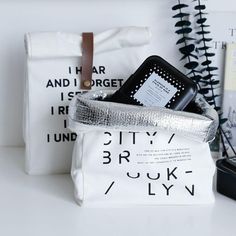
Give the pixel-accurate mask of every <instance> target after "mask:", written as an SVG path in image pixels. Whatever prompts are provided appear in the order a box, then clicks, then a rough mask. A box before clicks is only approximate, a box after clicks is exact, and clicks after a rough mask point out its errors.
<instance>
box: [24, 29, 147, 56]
mask: <svg viewBox="0 0 236 236" xmlns="http://www.w3.org/2000/svg"><path fill="white" fill-rule="evenodd" d="M150 38H151V34H150V31H149V28H147V27H133V26H132V27H124V28H115V29H111V30H107V31H104V32H102V33H99V34H95V35H94V53H95V54H98V53H103V52H108V51H112V50H118V49H121V48H127V47H138V46H143V45H145V44H148V43H149V42H150ZM81 43H82V37H81V35H80V34H75V33H63V32H38V33H27V34H26V35H25V47H26V53H27V55H28V57H29V58H31V59H34V58H35V59H41V58H54V57H79V56H81V55H82V50H81Z"/></svg>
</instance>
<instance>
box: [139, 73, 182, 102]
mask: <svg viewBox="0 0 236 236" xmlns="http://www.w3.org/2000/svg"><path fill="white" fill-rule="evenodd" d="M176 92H177V89H176V88H175V87H174V86H173V85H171V84H170V83H168V82H167V81H165V80H164V79H162V78H161V77H160V76H159V75H157V74H156V73H153V74H152V75H151V76H150V77H149V78H148V79H147V80H146V81H145V82H144V83H143V85H142V86H141V87H140V88H139V90H138V91H137V92H136V93H135V94H134V98H135V99H136V100H137V101H139V102H140V103H141V104H143V105H144V106H158V107H164V106H166V104H167V103H168V102H169V101H170V100H171V98H172V97H173V96H174V95H175V93H176Z"/></svg>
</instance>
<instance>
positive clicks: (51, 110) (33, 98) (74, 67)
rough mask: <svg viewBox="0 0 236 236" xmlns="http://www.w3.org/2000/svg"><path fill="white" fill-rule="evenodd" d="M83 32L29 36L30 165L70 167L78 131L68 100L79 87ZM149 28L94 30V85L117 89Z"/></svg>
mask: <svg viewBox="0 0 236 236" xmlns="http://www.w3.org/2000/svg"><path fill="white" fill-rule="evenodd" d="M81 40H82V39H81V35H80V34H70V33H61V32H45V33H29V34H26V36H25V42H26V52H27V73H26V84H25V112H24V115H25V117H24V118H25V119H24V138H25V144H26V171H27V172H28V173H30V174H51V173H69V171H70V168H71V156H72V147H73V142H74V140H75V139H76V134H74V133H71V132H70V131H69V130H68V129H67V120H66V118H67V114H68V105H69V101H70V100H71V99H72V98H73V96H74V95H75V94H76V93H78V92H80V78H81V55H82V50H81ZM149 40H150V33H149V30H148V28H145V27H126V28H117V29H112V30H108V31H105V32H103V33H100V34H97V35H95V36H94V59H93V62H94V63H93V77H92V79H93V80H92V85H93V87H92V90H93V89H111V88H112V89H118V88H119V87H120V86H121V85H122V83H123V82H124V81H125V80H126V79H128V77H129V76H130V75H131V74H132V73H133V72H134V71H135V70H136V69H137V68H138V66H139V65H140V64H141V63H142V61H143V60H144V58H145V57H146V55H145V50H144V49H145V48H144V46H145V45H147V44H148V43H149Z"/></svg>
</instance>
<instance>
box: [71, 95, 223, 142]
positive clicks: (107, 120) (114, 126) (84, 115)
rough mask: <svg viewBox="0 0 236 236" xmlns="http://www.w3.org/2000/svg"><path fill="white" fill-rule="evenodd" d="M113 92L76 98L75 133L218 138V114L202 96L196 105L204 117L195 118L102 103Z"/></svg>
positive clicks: (73, 110)
mask: <svg viewBox="0 0 236 236" xmlns="http://www.w3.org/2000/svg"><path fill="white" fill-rule="evenodd" d="M113 92H114V91H93V92H88V93H84V94H81V95H78V96H76V97H74V99H73V101H72V102H71V104H70V110H69V126H70V128H71V130H73V131H76V132H77V131H78V132H88V131H91V130H95V129H98V130H101V129H102V130H105V129H109V130H114V131H115V130H119V131H140V132H141V131H143V132H144V131H145V132H146V131H147V132H148V131H158V130H165V131H168V132H172V133H175V134H178V135H181V136H184V137H186V138H190V139H193V140H195V141H200V142H210V141H212V140H213V139H214V137H215V134H216V131H217V128H218V123H219V122H218V115H217V112H216V111H215V110H214V109H213V108H212V107H211V106H210V105H209V104H208V103H207V102H206V101H205V100H204V98H203V97H202V96H200V95H198V96H197V98H196V100H195V102H196V104H197V106H198V107H200V108H201V110H202V114H194V113H189V112H183V111H174V110H170V109H166V108H160V107H142V106H134V105H126V104H120V103H111V102H104V101H99V100H102V99H103V98H105V97H107V96H109V95H110V94H112V93H113Z"/></svg>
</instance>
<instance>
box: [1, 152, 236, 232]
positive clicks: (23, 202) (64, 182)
mask: <svg viewBox="0 0 236 236" xmlns="http://www.w3.org/2000/svg"><path fill="white" fill-rule="evenodd" d="M235 220H236V201H233V200H231V199H229V198H226V197H224V196H222V195H220V194H218V193H216V202H215V204H214V205H205V206H156V207H135V208H134V207H132V208H113V209H112V208H97V209H94V208H81V207H79V206H78V205H76V203H75V202H74V199H73V185H72V181H71V179H70V176H69V175H52V176H29V175H26V174H25V173H24V149H23V148H0V235H2V236H9V235H10V236H11V235H12V236H13V235H14V236H15V235H17V236H28V235H30V236H49V235H50V236H54V235H55V236H67V235H68V236H74V235H75V236H84V235H92V236H93V235H109V236H113V235H122V236H126V235H135V236H138V235H142V236H144V235H145V236H146V235H148V236H149V235H155V236H158V235H161V236H165V235H171V236H178V235H179V236H184V235H188V236H195V235H198V236H200V235H201V236H208V235H214V236H218V235H219V236H221V235H222V236H223V235H227V236H231V235H232V236H235V235H236V224H235Z"/></svg>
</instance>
